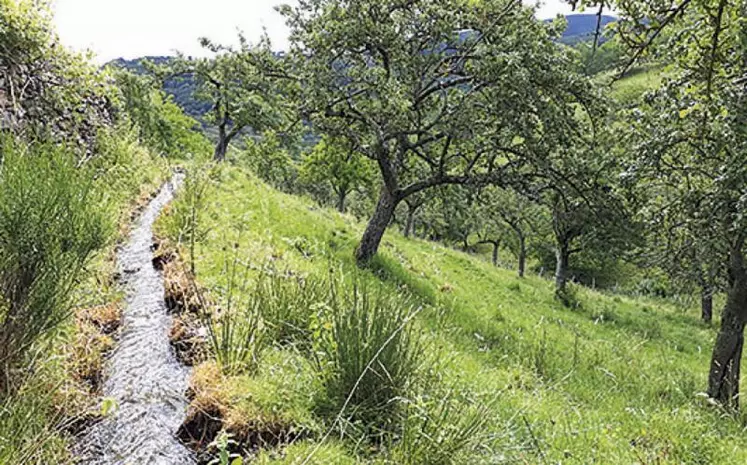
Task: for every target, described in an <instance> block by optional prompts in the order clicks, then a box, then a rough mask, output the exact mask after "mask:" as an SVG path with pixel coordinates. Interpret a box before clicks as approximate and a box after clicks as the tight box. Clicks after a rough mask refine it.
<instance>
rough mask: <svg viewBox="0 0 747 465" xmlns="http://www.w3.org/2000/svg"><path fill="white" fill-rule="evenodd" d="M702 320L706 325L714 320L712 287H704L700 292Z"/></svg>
mask: <svg viewBox="0 0 747 465" xmlns="http://www.w3.org/2000/svg"><path fill="white" fill-rule="evenodd" d="M700 310H701V318H702V319H703V322H704V323H710V322H711V320H712V319H713V292H712V291H711V288H710V286H704V287H703V288H702V289H701V291H700Z"/></svg>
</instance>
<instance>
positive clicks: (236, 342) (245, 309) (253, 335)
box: [201, 251, 268, 374]
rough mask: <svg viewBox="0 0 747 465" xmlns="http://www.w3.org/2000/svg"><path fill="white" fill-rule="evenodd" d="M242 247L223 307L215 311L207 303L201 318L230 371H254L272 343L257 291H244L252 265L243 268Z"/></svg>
mask: <svg viewBox="0 0 747 465" xmlns="http://www.w3.org/2000/svg"><path fill="white" fill-rule="evenodd" d="M239 266H240V264H239V259H238V251H236V252H235V253H234V258H233V261H232V263H231V264H230V265H229V266H228V267H227V273H228V276H227V281H228V283H227V284H228V285H227V287H226V292H225V295H223V296H222V301H221V306H222V308H221V309H220V310H216V311H211V310H210V309H209V308H207V306H206V305H204V302H203V312H202V314H201V319H202V322H203V325H204V326H205V327H206V328H207V333H208V340H209V342H210V346H211V349H212V352H213V354H214V355H215V359H216V361H217V362H218V365H219V366H220V368H221V371H223V372H224V373H226V374H238V373H243V372H252V371H254V370H255V369H256V368H257V365H258V364H259V358H260V356H261V354H262V351H263V350H264V349H265V347H267V345H268V338H267V335H266V334H265V325H264V320H263V318H262V315H261V313H260V307H261V305H262V301H261V300H260V299H257V298H256V296H255V294H248V295H247V294H244V293H242V292H240V290H243V289H246V287H247V279H248V275H249V268H248V267H246V266H241V268H239Z"/></svg>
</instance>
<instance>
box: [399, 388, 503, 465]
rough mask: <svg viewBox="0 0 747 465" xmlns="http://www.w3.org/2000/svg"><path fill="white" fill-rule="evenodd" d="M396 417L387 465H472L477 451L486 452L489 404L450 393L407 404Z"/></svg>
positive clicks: (425, 396)
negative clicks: (398, 421) (395, 427)
mask: <svg viewBox="0 0 747 465" xmlns="http://www.w3.org/2000/svg"><path fill="white" fill-rule="evenodd" d="M434 392H435V390H434ZM399 417H400V422H401V424H400V428H401V429H400V430H399V433H398V434H396V435H392V436H391V438H390V444H389V445H388V452H387V454H386V455H387V457H388V459H389V461H390V462H391V463H396V464H401V465H425V464H428V465H457V464H465V465H467V464H472V463H475V456H476V455H477V454H478V450H479V449H480V448H484V449H486V450H487V449H488V444H487V443H489V442H490V440H489V438H488V436H487V435H486V434H485V432H486V430H487V429H488V425H489V424H490V422H491V420H493V419H492V417H491V405H490V404H486V403H482V402H472V401H469V400H468V399H465V396H464V395H463V394H461V393H457V392H456V391H454V390H446V391H445V392H443V393H441V394H438V393H436V395H424V396H418V397H416V398H415V399H413V400H411V401H407V402H405V403H404V409H403V411H402V412H401V413H400V415H399Z"/></svg>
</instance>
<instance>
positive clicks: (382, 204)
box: [355, 186, 398, 265]
mask: <svg viewBox="0 0 747 465" xmlns="http://www.w3.org/2000/svg"><path fill="white" fill-rule="evenodd" d="M397 203H398V200H397V199H396V198H395V197H394V195H392V193H391V192H389V190H388V189H387V188H386V186H384V187H382V188H381V193H380V194H379V201H378V203H377V204H376V209H375V210H374V214H373V216H372V217H371V219H370V220H369V222H368V225H367V226H366V230H365V231H364V233H363V237H362V238H361V242H360V244H358V248H357V249H356V250H355V259H356V260H357V262H358V264H359V265H365V264H367V263H368V262H369V261H370V260H371V258H373V256H374V255H376V252H377V251H378V250H379V245H380V244H381V238H382V237H383V236H384V232H385V231H386V228H387V226H389V223H390V221H391V220H392V216H393V215H394V209H395V208H397Z"/></svg>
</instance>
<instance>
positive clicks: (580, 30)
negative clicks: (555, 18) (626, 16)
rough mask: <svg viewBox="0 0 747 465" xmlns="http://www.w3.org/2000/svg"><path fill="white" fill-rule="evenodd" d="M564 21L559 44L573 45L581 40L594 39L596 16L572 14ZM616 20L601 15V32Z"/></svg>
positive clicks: (612, 17)
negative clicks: (566, 24)
mask: <svg viewBox="0 0 747 465" xmlns="http://www.w3.org/2000/svg"><path fill="white" fill-rule="evenodd" d="M565 20H566V21H567V23H568V27H567V28H566V30H565V32H564V33H563V36H562V37H561V42H563V43H566V44H574V43H577V42H581V41H583V40H589V39H591V38H593V37H594V33H595V32H596V29H597V20H598V19H597V15H594V14H572V15H567V16H566V17H565ZM616 20H617V18H615V17H614V16H609V15H603V16H602V21H601V27H602V30H604V28H605V27H607V26H608V25H609V24H611V23H614V22H615V21H616Z"/></svg>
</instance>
